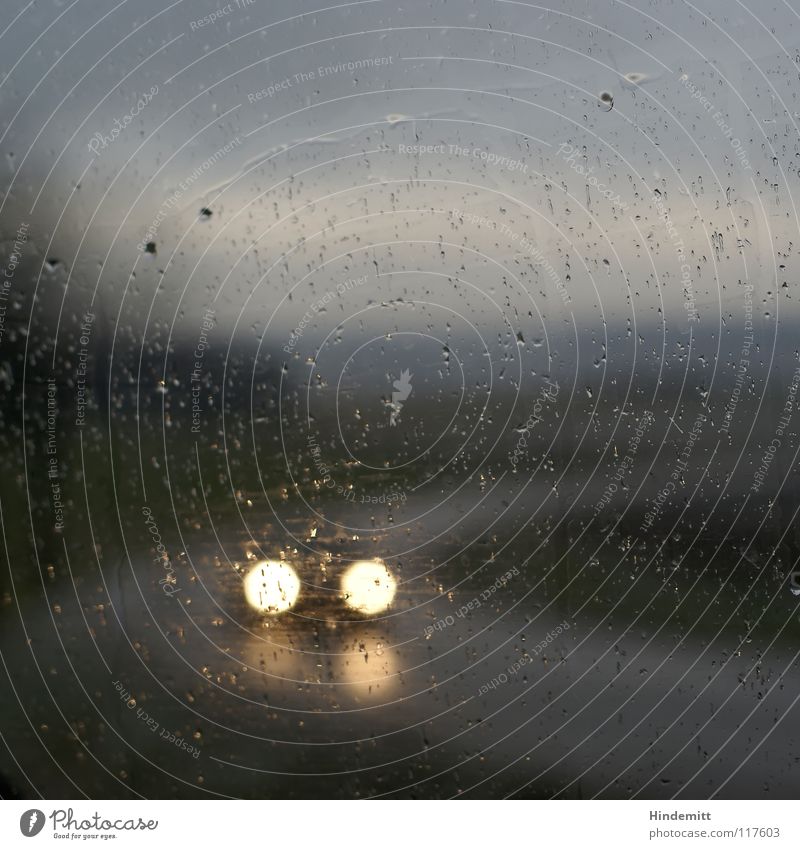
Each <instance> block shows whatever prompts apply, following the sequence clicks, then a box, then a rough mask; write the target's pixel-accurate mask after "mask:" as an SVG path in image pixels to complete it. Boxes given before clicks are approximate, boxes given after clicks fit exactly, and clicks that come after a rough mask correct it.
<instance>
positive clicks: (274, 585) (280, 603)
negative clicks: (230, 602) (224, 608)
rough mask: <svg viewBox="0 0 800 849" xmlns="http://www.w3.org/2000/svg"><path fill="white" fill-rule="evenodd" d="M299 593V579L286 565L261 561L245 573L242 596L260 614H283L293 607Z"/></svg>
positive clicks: (275, 561)
mask: <svg viewBox="0 0 800 849" xmlns="http://www.w3.org/2000/svg"><path fill="white" fill-rule="evenodd" d="M299 593H300V578H298V577H297V572H295V571H294V569H292V567H291V566H289V565H287V564H286V563H281V562H280V561H277V560H262V561H261V562H260V563H256V565H255V566H253V568H252V569H251V570H250V571H249V572H248V573H247V575H246V576H245V579H244V594H245V598H246V599H247V603H248V604H249V605H250V606H251V607H254V608H255V609H256V610H259V611H261V612H262V613H283V612H284V611H286V610H289V609H290V608H291V607H293V606H294V603H295V602H296V601H297V596H298V595H299Z"/></svg>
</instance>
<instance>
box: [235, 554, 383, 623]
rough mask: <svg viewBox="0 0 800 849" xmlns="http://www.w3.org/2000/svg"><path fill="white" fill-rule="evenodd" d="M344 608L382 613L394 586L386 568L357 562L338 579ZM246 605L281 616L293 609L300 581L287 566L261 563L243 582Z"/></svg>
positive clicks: (378, 563)
mask: <svg viewBox="0 0 800 849" xmlns="http://www.w3.org/2000/svg"><path fill="white" fill-rule="evenodd" d="M341 586H342V595H343V597H344V601H345V604H347V606H348V607H350V608H352V609H353V610H356V611H358V612H359V613H366V614H374V613H380V612H381V611H383V610H386V608H387V607H389V605H390V604H391V603H392V601H393V600H394V594H395V590H396V589H397V582H396V581H395V579H394V577H393V576H392V573H391V572H390V571H389V570H388V568H387V567H386V566H385V565H384V564H383V563H380V562H378V561H376V560H359V561H358V562H357V563H354V564H353V565H352V566H350V568H349V569H348V570H347V571H346V572H345V573H344V575H343V576H342V585H341ZM244 593H245V598H246V599H247V603H248V604H249V605H250V606H251V607H254V608H255V609H256V610H258V611H260V612H262V613H271V614H276V613H283V612H285V611H287V610H289V609H291V608H292V607H294V605H295V603H296V601H297V598H298V596H299V595H300V578H299V577H298V575H297V572H295V570H294V569H293V568H292V567H291V566H290V565H289V564H288V563H283V562H282V561H279V560H262V561H261V562H260V563H256V565H255V566H253V568H252V569H251V570H250V571H249V572H248V573H247V575H246V576H245V579H244Z"/></svg>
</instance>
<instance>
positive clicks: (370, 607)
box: [342, 560, 397, 613]
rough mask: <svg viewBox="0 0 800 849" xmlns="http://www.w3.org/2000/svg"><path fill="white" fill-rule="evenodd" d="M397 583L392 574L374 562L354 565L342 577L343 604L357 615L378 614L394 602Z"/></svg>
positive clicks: (361, 562)
mask: <svg viewBox="0 0 800 849" xmlns="http://www.w3.org/2000/svg"><path fill="white" fill-rule="evenodd" d="M396 589H397V582H396V581H395V579H394V577H392V573H391V572H390V571H389V570H388V569H387V568H386V566H384V564H383V563H378V562H377V561H374V560H360V561H359V562H358V563H354V564H353V565H352V566H351V567H350V568H349V569H348V570H347V571H346V572H345V573H344V576H343V577H342V592H343V593H344V600H345V602H346V603H347V604H348V605H349V606H350V607H352V608H353V610H357V611H358V612H359V613H380V612H381V611H382V610H386V608H387V607H389V605H390V604H391V603H392V601H393V600H394V594H395V590H396Z"/></svg>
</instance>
